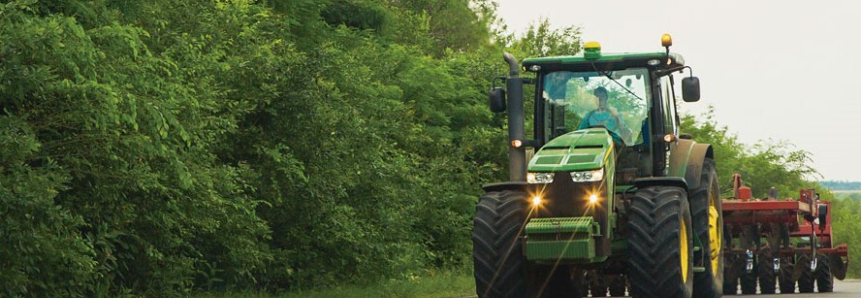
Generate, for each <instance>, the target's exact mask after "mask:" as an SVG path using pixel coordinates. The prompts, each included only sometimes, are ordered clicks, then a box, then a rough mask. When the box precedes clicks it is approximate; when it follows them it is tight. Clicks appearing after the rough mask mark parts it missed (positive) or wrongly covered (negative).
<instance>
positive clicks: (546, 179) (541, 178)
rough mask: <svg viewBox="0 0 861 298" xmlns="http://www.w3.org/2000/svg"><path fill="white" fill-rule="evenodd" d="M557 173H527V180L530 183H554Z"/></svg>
mask: <svg viewBox="0 0 861 298" xmlns="http://www.w3.org/2000/svg"><path fill="white" fill-rule="evenodd" d="M553 175H555V173H527V174H526V181H527V182H529V183H541V184H548V183H553Z"/></svg>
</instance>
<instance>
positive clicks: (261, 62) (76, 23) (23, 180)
mask: <svg viewBox="0 0 861 298" xmlns="http://www.w3.org/2000/svg"><path fill="white" fill-rule="evenodd" d="M493 20H494V14H493V5H492V2H486V1H479V2H476V3H475V6H471V5H470V2H469V1H465V0H433V1H419V2H416V1H394V2H392V1H376V0H329V1H306V0H298V1H242V0H234V1H205V0H192V1H167V0H156V1H144V2H135V1H117V0H92V1H84V0H63V1H36V0H17V1H15V0H13V1H3V3H2V4H0V82H1V83H0V106H2V112H0V128H2V131H0V169H2V172H0V200H2V205H0V206H2V207H0V223H2V224H0V235H2V236H3V239H6V241H4V242H3V243H2V244H0V265H2V266H0V296H4V297H5V296H13V297H14V296H27V297H106V296H124V295H149V296H159V297H161V296H169V295H176V294H184V293H187V292H189V291H194V290H220V289H233V288H239V289H267V290H272V289H307V288H312V287H319V286H331V285H338V284H343V283H345V282H372V281H375V280H379V279H385V278H394V279H399V280H404V279H409V278H411V277H414V276H416V275H417V274H421V273H422V272H426V271H425V270H429V269H433V268H462V267H466V266H467V265H468V256H469V251H470V250H471V244H470V239H469V235H470V228H471V220H470V219H471V214H472V212H473V210H474V207H473V206H474V201H475V199H474V198H475V197H476V195H477V194H478V193H479V192H480V188H479V186H480V184H482V183H486V182H491V181H496V180H499V179H502V178H504V176H503V174H504V170H505V169H504V164H505V163H504V161H505V156H506V152H505V147H504V146H501V145H500V144H504V143H505V137H504V136H505V134H504V129H505V127H504V121H503V120H504V119H502V118H500V117H498V116H494V115H491V114H490V112H489V111H488V110H487V107H486V102H485V101H486V97H485V91H486V88H487V87H488V86H489V85H490V83H489V79H491V78H493V77H495V76H498V75H500V74H503V73H504V65H503V64H502V63H500V59H499V57H500V53H501V50H500V49H499V48H497V47H495V46H493V45H491V44H490V35H491V33H490V30H489V29H488V26H489V25H488V24H489V23H490V22H492V21H493ZM404 288H405V289H406V288H408V287H404Z"/></svg>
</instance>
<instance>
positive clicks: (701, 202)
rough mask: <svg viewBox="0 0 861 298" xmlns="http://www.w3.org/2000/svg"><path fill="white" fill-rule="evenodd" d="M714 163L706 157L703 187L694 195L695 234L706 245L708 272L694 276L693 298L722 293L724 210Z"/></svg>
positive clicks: (713, 296)
mask: <svg viewBox="0 0 861 298" xmlns="http://www.w3.org/2000/svg"><path fill="white" fill-rule="evenodd" d="M714 164H715V163H714V160H712V159H711V158H706V159H705V161H704V162H703V173H702V176H701V178H700V185H699V187H698V188H696V189H694V190H693V192H691V213H692V215H693V217H692V218H691V221H692V223H693V227H694V231H695V233H697V236H698V237H699V239H700V241H701V242H702V244H703V247H702V253H704V254H705V255H704V257H703V264H702V266H703V267H705V269H706V271H705V272H702V273H694V297H704V298H718V297H721V294H722V292H723V278H724V277H723V269H724V256H723V251H724V247H725V246H724V244H723V239H724V237H723V212H722V211H723V209H722V208H721V199H720V190H719V189H718V179H717V171H716V170H715V165H714Z"/></svg>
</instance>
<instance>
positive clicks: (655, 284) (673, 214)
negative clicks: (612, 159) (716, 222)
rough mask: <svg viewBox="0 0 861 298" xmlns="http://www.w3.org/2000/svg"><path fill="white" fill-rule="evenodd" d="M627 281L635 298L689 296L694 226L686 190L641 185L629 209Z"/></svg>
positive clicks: (687, 297) (691, 281)
mask: <svg viewBox="0 0 861 298" xmlns="http://www.w3.org/2000/svg"><path fill="white" fill-rule="evenodd" d="M628 215H629V221H628V229H627V230H628V236H629V237H628V248H629V250H630V257H629V259H628V260H629V266H628V281H629V282H630V283H631V296H632V297H636V298H659V297H660V298H690V297H691V294H692V292H693V289H692V288H693V284H694V280H693V256H694V255H693V229H692V226H691V213H690V207H689V206H688V200H687V198H686V194H685V190H684V189H682V188H679V187H669V186H653V187H644V188H640V189H639V190H638V191H637V193H636V194H635V195H634V198H633V200H632V202H631V206H630V209H629V211H628Z"/></svg>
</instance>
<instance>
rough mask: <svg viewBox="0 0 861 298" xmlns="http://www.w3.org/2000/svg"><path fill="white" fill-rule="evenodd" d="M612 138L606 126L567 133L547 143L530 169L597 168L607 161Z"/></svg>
mask: <svg viewBox="0 0 861 298" xmlns="http://www.w3.org/2000/svg"><path fill="white" fill-rule="evenodd" d="M612 152H613V138H612V137H611V136H610V134H609V133H608V132H607V130H605V129H603V128H591V129H584V130H578V131H574V132H570V133H567V134H565V135H562V136H560V137H558V138H555V139H553V140H552V141H550V142H548V143H547V144H546V145H544V147H542V148H541V150H539V151H538V152H537V153H535V156H534V157H532V160H530V161H529V171H530V172H570V171H582V170H594V169H599V168H601V167H603V166H604V165H605V164H607V162H608V160H609V158H610V154H612Z"/></svg>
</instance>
